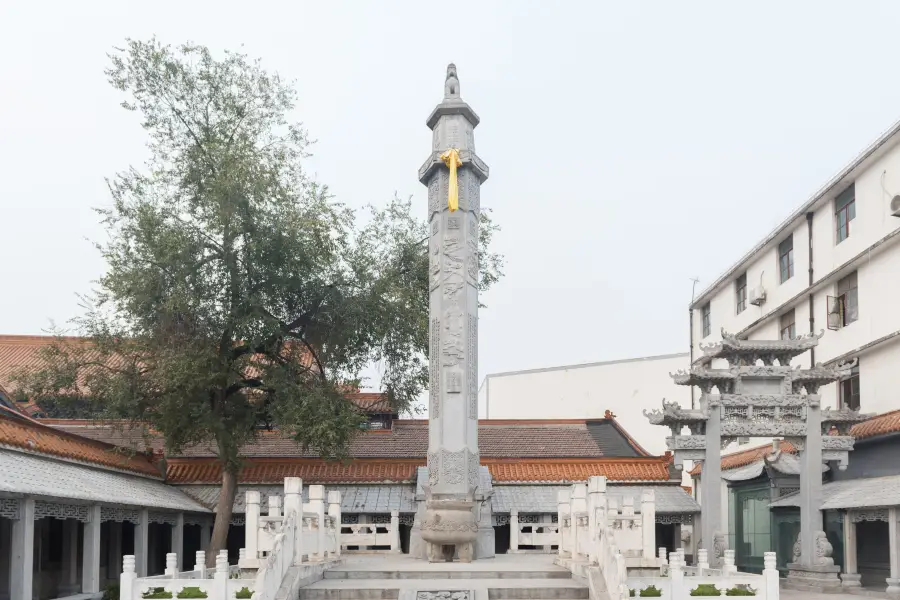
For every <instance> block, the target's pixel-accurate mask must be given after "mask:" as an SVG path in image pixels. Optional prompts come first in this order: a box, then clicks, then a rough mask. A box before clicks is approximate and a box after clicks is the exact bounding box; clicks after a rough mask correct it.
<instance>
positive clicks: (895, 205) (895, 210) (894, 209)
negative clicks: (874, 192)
mask: <svg viewBox="0 0 900 600" xmlns="http://www.w3.org/2000/svg"><path fill="white" fill-rule="evenodd" d="M891 215H892V216H894V217H900V196H894V197H893V198H891Z"/></svg>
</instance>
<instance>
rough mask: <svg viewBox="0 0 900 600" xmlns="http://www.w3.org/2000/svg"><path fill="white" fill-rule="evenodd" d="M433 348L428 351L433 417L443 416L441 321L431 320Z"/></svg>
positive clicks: (429, 392) (429, 386)
mask: <svg viewBox="0 0 900 600" xmlns="http://www.w3.org/2000/svg"><path fill="white" fill-rule="evenodd" d="M429 333H430V335H431V340H430V344H431V349H430V351H429V352H428V354H429V357H428V359H429V361H430V364H429V365H428V367H429V369H428V371H429V372H428V395H429V396H430V398H431V406H430V407H429V414H430V416H431V418H433V419H439V418H440V417H441V321H440V319H432V320H431V331H430V332H429Z"/></svg>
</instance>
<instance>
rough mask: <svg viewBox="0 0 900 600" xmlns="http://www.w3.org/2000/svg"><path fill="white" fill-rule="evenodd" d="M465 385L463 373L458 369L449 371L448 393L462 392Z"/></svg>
mask: <svg viewBox="0 0 900 600" xmlns="http://www.w3.org/2000/svg"><path fill="white" fill-rule="evenodd" d="M462 387H463V374H462V371H460V370H458V369H453V370H451V371H447V393H448V394H461V393H462Z"/></svg>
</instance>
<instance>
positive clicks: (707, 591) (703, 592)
mask: <svg viewBox="0 0 900 600" xmlns="http://www.w3.org/2000/svg"><path fill="white" fill-rule="evenodd" d="M721 595H722V592H721V590H719V588H717V587H716V586H715V585H713V584H712V583H701V584H699V585H698V586H697V587H695V588H694V589H692V590H691V596H721Z"/></svg>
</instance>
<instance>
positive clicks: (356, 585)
mask: <svg viewBox="0 0 900 600" xmlns="http://www.w3.org/2000/svg"><path fill="white" fill-rule="evenodd" d="M373 587H378V588H391V589H400V590H403V589H413V590H419V591H439V590H446V589H470V588H522V589H527V588H544V589H556V588H566V589H586V587H587V586H586V585H585V584H584V582H581V581H578V580H575V579H501V580H497V579H459V580H448V579H446V578H444V579H390V580H384V579H322V580H320V581H317V582H315V583H311V584H310V585H308V586H306V587H305V588H303V589H304V590H314V589H318V590H356V589H369V588H373ZM833 597H834V596H832V598H833Z"/></svg>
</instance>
